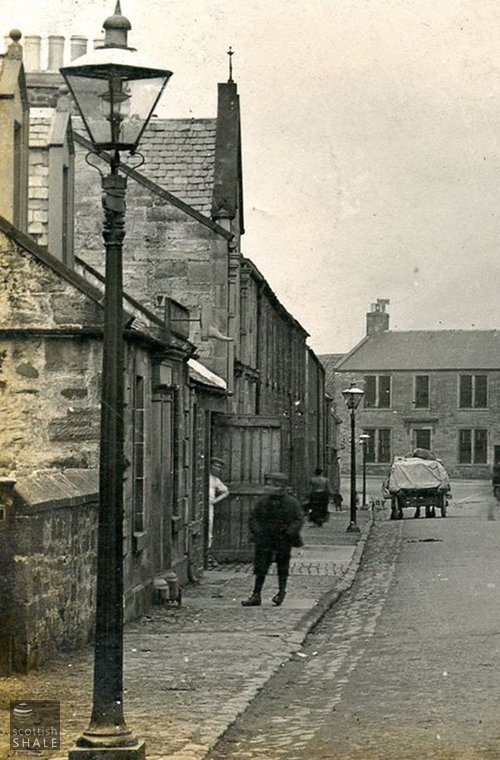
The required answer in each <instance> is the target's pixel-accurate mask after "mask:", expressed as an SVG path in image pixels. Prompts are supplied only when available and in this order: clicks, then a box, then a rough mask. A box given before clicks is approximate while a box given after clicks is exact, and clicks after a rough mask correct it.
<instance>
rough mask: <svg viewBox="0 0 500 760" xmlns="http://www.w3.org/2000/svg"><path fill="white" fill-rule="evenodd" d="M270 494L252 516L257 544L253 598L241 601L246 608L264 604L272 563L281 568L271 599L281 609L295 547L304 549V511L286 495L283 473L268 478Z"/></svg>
mask: <svg viewBox="0 0 500 760" xmlns="http://www.w3.org/2000/svg"><path fill="white" fill-rule="evenodd" d="M266 480H267V481H268V483H269V485H270V489H269V493H268V494H267V495H266V496H264V497H263V498H262V499H259V501H258V502H257V504H256V505H255V507H254V509H253V510H252V513H251V515H250V523H249V524H250V534H251V537H252V540H253V541H254V542H255V555H254V574H255V583H254V588H253V593H252V595H251V596H250V597H249V598H248V599H245V600H244V601H242V605H243V607H258V606H259V605H260V604H261V602H262V597H261V594H262V587H263V586H264V581H265V580H266V575H267V573H268V570H269V568H270V566H271V563H272V562H273V560H276V565H277V568H278V593H277V594H275V595H274V596H273V598H272V602H273V604H275V605H276V606H277V607H279V605H280V604H282V603H283V600H284V598H285V594H286V584H287V580H288V572H289V568H290V556H291V552H292V546H302V545H303V542H302V538H301V536H300V530H301V528H302V524H303V522H304V513H303V511H302V508H301V506H300V504H299V502H298V501H297V499H295V498H294V497H293V496H291V495H290V494H288V493H287V477H286V475H285V474H284V473H282V472H274V473H270V474H269V475H267V476H266Z"/></svg>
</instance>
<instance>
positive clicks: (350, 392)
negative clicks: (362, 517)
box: [342, 383, 364, 533]
mask: <svg viewBox="0 0 500 760" xmlns="http://www.w3.org/2000/svg"><path fill="white" fill-rule="evenodd" d="M342 395H343V397H344V401H345V404H346V406H347V408H348V409H349V414H350V417H351V511H350V522H349V525H348V526H347V532H348V533H359V526H358V524H357V522H356V515H357V507H356V409H357V408H358V406H359V405H360V403H361V399H362V398H363V396H364V392H363V391H362V390H361V388H356V384H355V383H351V386H350V388H347V389H346V390H345V391H342Z"/></svg>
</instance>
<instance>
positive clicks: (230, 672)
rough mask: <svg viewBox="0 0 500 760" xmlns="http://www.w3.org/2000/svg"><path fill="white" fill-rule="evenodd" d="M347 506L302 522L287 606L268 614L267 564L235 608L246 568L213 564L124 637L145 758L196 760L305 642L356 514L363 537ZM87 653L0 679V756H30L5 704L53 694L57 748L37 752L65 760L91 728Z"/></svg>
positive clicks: (332, 598) (349, 545) (345, 571)
mask: <svg viewBox="0 0 500 760" xmlns="http://www.w3.org/2000/svg"><path fill="white" fill-rule="evenodd" d="M348 522H349V513H348V510H346V509H344V510H343V511H342V512H340V513H337V512H331V513H330V520H329V521H328V522H327V523H326V524H324V525H323V526H322V527H317V526H313V525H310V524H307V525H306V526H305V527H304V530H303V538H304V542H305V545H304V546H303V547H301V548H300V549H294V550H293V552H294V553H293V557H292V562H291V573H290V579H289V584H288V591H287V596H286V599H285V602H284V603H283V605H282V606H281V607H274V605H272V603H271V601H270V599H271V597H272V596H273V594H274V593H275V592H276V590H277V579H276V575H275V568H274V566H273V568H272V571H271V573H270V575H269V576H268V579H267V581H266V585H265V587H264V594H263V604H262V606H261V607H252V608H244V607H242V606H241V604H240V602H241V600H242V599H244V598H246V597H248V596H249V595H250V593H251V590H252V585H253V577H252V568H251V565H248V564H231V565H221V566H218V567H216V568H213V569H210V570H208V571H206V572H205V573H204V576H203V580H202V581H201V583H200V584H198V585H196V586H191V587H188V588H185V589H184V590H183V600H182V606H180V607H178V606H170V605H169V606H154V607H152V608H151V610H150V611H148V614H146V615H144V616H143V617H142V618H141V619H139V620H137V621H134V622H132V623H130V624H128V625H127V626H126V628H125V633H124V652H125V664H124V677H125V716H126V720H127V723H128V725H129V727H130V728H131V729H132V731H133V732H134V733H135V734H136V736H138V737H139V738H141V739H144V740H145V742H146V757H147V758H148V760H166V759H167V758H169V760H201V759H202V758H204V757H205V756H206V755H207V753H208V752H209V751H210V749H211V748H212V747H213V746H214V745H215V744H216V742H217V740H218V739H219V738H220V737H221V736H222V735H223V734H224V733H225V731H226V730H227V729H228V727H229V726H230V725H231V724H232V723H233V722H234V721H235V720H236V718H237V717H238V716H239V715H240V714H241V713H242V712H243V711H244V710H245V708H246V707H247V706H248V705H249V704H250V702H251V701H252V699H253V697H254V696H255V695H256V694H257V692H258V691H259V690H260V689H262V687H263V686H264V684H265V683H266V682H267V681H268V680H269V679H270V678H271V676H272V675H273V674H274V673H276V672H277V671H278V670H279V669H280V667H281V666H283V665H284V663H286V662H287V661H288V660H289V659H290V658H298V659H300V657H301V656H302V653H301V652H300V649H301V647H302V644H303V642H304V640H305V638H306V636H307V634H308V633H309V632H310V631H311V629H312V628H313V627H314V626H315V625H316V623H317V622H318V621H319V620H320V619H321V617H322V616H323V614H324V613H325V611H326V610H327V609H329V607H331V606H332V604H334V603H335V602H336V600H337V599H338V598H339V597H340V595H341V594H342V593H343V592H344V591H345V590H346V589H348V588H349V587H350V586H351V584H352V582H353V580H354V577H355V575H356V571H357V569H358V567H359V565H360V562H361V557H362V554H363V550H364V546H365V542H366V539H367V537H368V534H369V531H370V528H371V525H372V523H373V513H372V510H370V509H360V510H358V525H359V526H360V529H361V530H360V532H359V533H347V532H346V527H347V525H348ZM92 665H93V650H92V648H91V647H87V648H85V649H83V650H79V651H78V652H72V653H61V654H58V655H57V657H56V658H55V659H53V660H52V661H51V662H49V663H47V664H46V665H45V666H44V667H43V668H40V669H38V670H34V671H32V672H30V673H29V674H27V675H23V676H17V675H16V676H11V677H9V678H3V679H0V758H1V760H7V759H12V760H14V759H15V760H23V758H24V757H29V758H33V757H35V756H36V752H33V751H31V752H29V753H28V752H23V751H20V750H15V751H13V750H9V748H8V744H9V733H8V732H9V715H8V711H9V701H10V700H18V699H19V700H20V699H58V700H60V702H61V729H62V737H61V749H60V750H57V751H47V750H45V751H43V752H40V753H39V756H42V757H43V758H45V759H46V760H66V758H67V752H68V749H69V748H70V747H71V746H72V745H73V743H74V740H75V739H76V738H77V737H78V736H79V734H80V733H81V732H82V730H84V729H86V728H87V726H88V721H89V717H90V712H91V695H92Z"/></svg>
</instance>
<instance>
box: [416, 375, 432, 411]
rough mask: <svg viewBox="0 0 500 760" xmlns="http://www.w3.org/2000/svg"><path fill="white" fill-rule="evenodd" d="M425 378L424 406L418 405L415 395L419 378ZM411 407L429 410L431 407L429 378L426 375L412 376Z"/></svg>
mask: <svg viewBox="0 0 500 760" xmlns="http://www.w3.org/2000/svg"><path fill="white" fill-rule="evenodd" d="M423 377H426V378H427V403H426V404H418V403H417V401H418V398H417V396H418V394H417V385H418V380H419V378H423ZM413 406H414V408H415V409H430V406H431V376H430V375H428V374H423V373H420V372H419V373H418V374H416V375H414V376H413Z"/></svg>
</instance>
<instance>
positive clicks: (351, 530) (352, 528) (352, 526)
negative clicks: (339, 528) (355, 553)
mask: <svg viewBox="0 0 500 760" xmlns="http://www.w3.org/2000/svg"><path fill="white" fill-rule="evenodd" d="M360 532H361V529H360V527H359V525H356V523H354V522H352V523H349V525H348V526H347V530H346V533H360Z"/></svg>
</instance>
